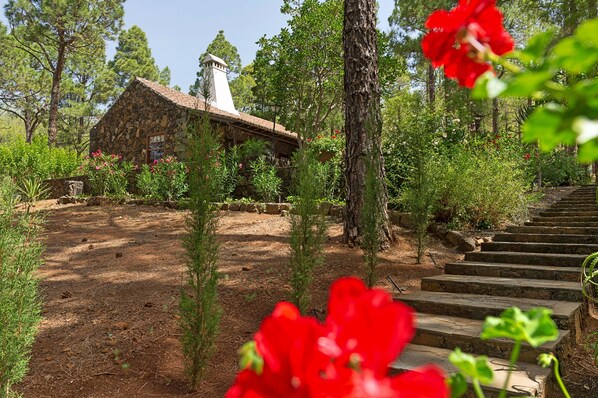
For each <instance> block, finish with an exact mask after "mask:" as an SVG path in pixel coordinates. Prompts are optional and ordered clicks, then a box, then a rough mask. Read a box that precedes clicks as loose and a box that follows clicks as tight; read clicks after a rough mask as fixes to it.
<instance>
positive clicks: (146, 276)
mask: <svg viewBox="0 0 598 398" xmlns="http://www.w3.org/2000/svg"><path fill="white" fill-rule="evenodd" d="M37 208H38V210H40V211H43V212H44V213H45V214H46V219H47V225H46V228H47V233H46V234H45V236H44V239H45V243H46V247H47V249H46V253H45V260H46V263H45V265H44V266H43V267H42V268H41V269H40V271H39V276H40V278H41V279H42V282H41V287H42V290H43V293H42V296H43V297H42V298H43V303H44V306H43V317H44V320H43V322H42V324H41V327H40V330H39V334H38V336H37V340H36V342H35V344H34V348H33V356H32V359H31V363H30V371H29V374H28V376H27V377H26V378H25V380H24V382H23V383H22V384H21V385H20V387H19V392H21V393H23V395H24V396H25V397H26V398H44V397H181V396H193V397H222V396H223V395H224V393H225V392H226V390H227V389H228V387H229V386H230V385H231V384H232V383H233V380H234V377H235V374H236V372H237V369H238V368H237V361H238V357H237V350H238V348H239V347H240V346H241V345H242V344H243V343H244V342H247V341H249V340H250V339H251V338H252V336H253V334H254V333H255V331H256V330H257V329H258V327H259V324H260V322H261V320H262V319H263V318H264V317H265V316H266V315H268V314H269V313H270V312H271V311H272V309H273V307H274V305H275V303H276V302H278V301H281V300H284V299H286V298H287V294H288V292H289V286H288V284H287V279H288V271H287V269H286V265H287V261H288V255H289V248H288V243H287V241H288V238H287V237H288V233H289V223H288V219H286V218H283V217H279V216H269V215H259V214H252V213H237V212H230V213H221V220H220V227H219V232H218V233H219V241H220V244H221V248H220V271H221V273H222V280H221V284H220V298H221V301H222V306H223V318H222V324H221V333H220V335H219V338H218V342H217V351H216V352H215V355H214V357H213V360H212V363H211V365H210V366H209V370H208V372H207V374H206V377H205V382H203V384H202V385H201V389H200V391H199V392H196V393H194V394H190V393H188V392H187V388H186V383H185V376H184V370H183V357H182V355H181V350H180V345H179V340H178V339H179V333H180V331H179V327H178V320H177V305H178V294H179V290H178V289H179V286H180V284H181V279H182V273H183V267H184V257H183V256H184V253H183V250H182V248H181V244H180V242H181V237H182V235H183V234H184V233H185V215H186V213H185V212H182V211H176V210H170V209H163V208H158V207H146V206H114V207H109V206H108V207H104V206H102V207H87V206H85V205H67V206H57V205H54V204H53V202H51V201H46V202H44V203H42V204H40V205H39V206H38V207H37ZM341 234H342V229H341V225H340V224H338V223H335V222H332V221H331V224H330V229H329V239H328V241H327V243H326V262H325V266H323V267H322V268H321V269H319V270H317V272H316V274H317V276H316V278H315V283H314V286H313V291H312V297H313V306H314V309H316V310H321V311H323V310H324V309H325V305H326V301H327V295H328V287H329V285H330V283H331V282H332V281H333V280H335V279H337V278H338V277H340V276H344V275H354V274H360V273H362V272H363V265H362V264H363V263H362V260H361V251H360V250H357V249H349V248H347V247H346V246H344V245H342V244H341ZM429 246H430V252H431V253H432V256H426V257H425V262H424V263H423V264H421V265H416V264H415V250H414V246H413V243H412V239H411V237H410V236H409V235H408V234H406V233H404V231H403V233H402V234H401V236H400V239H399V243H398V244H396V245H395V246H393V247H392V248H391V249H390V250H388V251H387V252H385V253H383V254H382V261H381V265H380V272H379V285H380V286H381V287H384V288H386V289H388V290H389V291H390V290H391V286H390V283H388V282H387V281H386V279H385V277H386V276H387V275H388V276H391V277H392V278H393V280H394V281H396V282H397V283H398V284H399V285H400V286H401V287H404V288H406V289H407V291H414V290H419V286H420V279H421V278H422V277H424V276H428V275H435V274H440V273H441V272H442V269H441V267H442V265H443V264H444V263H446V262H447V261H453V260H457V259H459V258H461V255H459V254H458V253H456V252H454V251H453V250H452V249H448V248H445V247H444V246H442V245H441V244H440V243H439V242H437V241H432V242H430V245H429Z"/></svg>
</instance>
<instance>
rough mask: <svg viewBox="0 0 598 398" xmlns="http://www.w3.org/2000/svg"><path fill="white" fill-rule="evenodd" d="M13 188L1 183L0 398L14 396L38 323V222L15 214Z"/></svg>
mask: <svg viewBox="0 0 598 398" xmlns="http://www.w3.org/2000/svg"><path fill="white" fill-rule="evenodd" d="M15 204H16V187H15V185H14V183H13V182H12V181H11V180H10V179H9V178H4V179H3V180H0V398H8V397H16V396H18V394H16V393H15V392H14V391H13V390H12V385H14V384H15V383H18V382H20V381H21V380H22V379H23V377H24V376H25V374H26V373H27V366H28V363H29V357H30V354H31V346H32V345H33V342H34V340H35V334H36V332H37V327H38V325H39V322H40V320H41V301H40V298H39V292H38V280H37V278H36V277H35V271H36V270H37V269H38V268H39V266H40V265H41V264H42V259H41V257H42V253H43V247H42V245H41V244H40V243H39V241H38V240H37V239H36V238H37V235H38V233H39V229H40V222H41V221H40V219H39V218H38V217H37V216H36V215H33V214H31V213H25V214H16V213H15V211H14V207H15Z"/></svg>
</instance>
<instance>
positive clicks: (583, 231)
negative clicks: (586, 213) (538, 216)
mask: <svg viewBox="0 0 598 398" xmlns="http://www.w3.org/2000/svg"><path fill="white" fill-rule="evenodd" d="M507 232H509V233H524V234H549V235H556V234H566V235H598V227H554V226H549V225H539V226H535V227H534V226H525V225H522V226H510V227H507Z"/></svg>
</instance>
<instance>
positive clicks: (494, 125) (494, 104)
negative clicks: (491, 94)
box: [492, 98, 499, 137]
mask: <svg viewBox="0 0 598 398" xmlns="http://www.w3.org/2000/svg"><path fill="white" fill-rule="evenodd" d="M498 117H499V112H498V98H493V99H492V134H493V135H494V137H496V136H497V135H498Z"/></svg>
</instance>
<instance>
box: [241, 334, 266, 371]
mask: <svg viewBox="0 0 598 398" xmlns="http://www.w3.org/2000/svg"><path fill="white" fill-rule="evenodd" d="M239 355H240V356H241V359H240V360H239V366H240V368H241V369H242V370H244V369H251V370H253V371H254V372H255V373H256V374H258V375H259V374H261V373H262V371H263V370H264V358H262V356H261V355H260V354H259V353H258V352H257V347H256V344H255V341H253V340H252V341H249V342H247V343H245V344H243V346H242V347H241V348H240V349H239Z"/></svg>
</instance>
